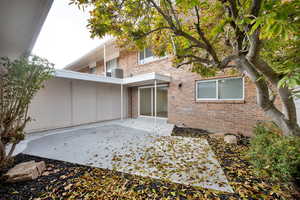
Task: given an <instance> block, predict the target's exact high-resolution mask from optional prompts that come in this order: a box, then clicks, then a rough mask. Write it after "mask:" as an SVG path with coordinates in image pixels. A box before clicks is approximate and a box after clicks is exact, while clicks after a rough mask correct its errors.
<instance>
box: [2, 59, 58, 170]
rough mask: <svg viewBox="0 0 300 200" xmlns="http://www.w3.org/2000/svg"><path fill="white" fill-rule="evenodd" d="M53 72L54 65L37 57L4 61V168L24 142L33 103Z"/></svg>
mask: <svg viewBox="0 0 300 200" xmlns="http://www.w3.org/2000/svg"><path fill="white" fill-rule="evenodd" d="M52 73H53V64H51V63H49V62H48V61H47V60H46V59H42V58H40V57H37V56H30V57H28V58H25V57H22V58H20V59H17V60H14V61H11V60H10V59H9V58H0V169H1V168H2V167H5V166H6V165H7V164H8V163H9V161H11V159H12V155H13V152H14V150H15V148H16V145H17V144H18V143H19V142H20V141H21V140H23V139H24V137H25V135H24V129H25V126H26V124H27V123H28V122H29V121H30V120H31V119H30V117H29V116H28V107H29V104H30V102H31V100H32V99H33V97H34V95H35V94H36V93H37V92H38V91H39V89H40V88H42V87H43V83H44V81H45V80H47V79H49V78H50V77H51V76H52ZM7 150H9V151H8V152H7Z"/></svg>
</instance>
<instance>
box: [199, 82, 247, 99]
mask: <svg viewBox="0 0 300 200" xmlns="http://www.w3.org/2000/svg"><path fill="white" fill-rule="evenodd" d="M224 79H242V83H243V86H242V87H243V96H242V98H238V99H219V85H218V84H219V80H224ZM213 81H214V82H216V98H198V83H201V82H213ZM195 90H196V92H195V94H196V101H243V100H244V99H245V79H244V77H228V78H218V79H210V80H199V81H196V87H195Z"/></svg>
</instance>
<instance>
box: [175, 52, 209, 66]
mask: <svg viewBox="0 0 300 200" xmlns="http://www.w3.org/2000/svg"><path fill="white" fill-rule="evenodd" d="M177 57H178V58H193V59H194V60H195V61H197V62H200V63H205V64H213V63H214V62H213V61H212V60H209V59H206V58H201V57H198V56H195V55H191V54H187V55H178V56H177Z"/></svg>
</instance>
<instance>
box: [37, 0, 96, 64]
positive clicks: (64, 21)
mask: <svg viewBox="0 0 300 200" xmlns="http://www.w3.org/2000/svg"><path fill="white" fill-rule="evenodd" d="M69 2H70V1H69V0H54V2H53V4H52V7H51V9H50V11H49V14H48V17H47V18H46V21H45V23H44V25H43V27H42V30H41V32H40V35H39V37H38V39H37V41H36V43H35V46H34V48H33V50H32V53H33V54H35V55H38V56H41V57H44V58H47V59H48V60H49V61H50V62H52V63H54V64H55V68H58V69H61V68H63V67H65V66H66V65H67V64H69V63H71V62H72V61H74V60H76V59H78V58H80V57H81V56H83V55H84V54H86V53H87V52H89V51H90V50H92V49H93V48H95V47H97V46H99V45H100V44H101V40H100V39H98V38H97V39H91V38H90V33H89V30H88V28H87V27H86V25H87V23H88V22H87V19H88V18H89V13H88V11H86V10H85V11H82V10H79V9H78V7H77V6H74V5H68V3H69Z"/></svg>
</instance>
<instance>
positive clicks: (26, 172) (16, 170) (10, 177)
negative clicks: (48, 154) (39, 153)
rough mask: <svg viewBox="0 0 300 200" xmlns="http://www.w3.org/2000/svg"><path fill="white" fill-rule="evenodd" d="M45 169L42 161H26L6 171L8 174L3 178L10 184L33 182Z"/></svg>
mask: <svg viewBox="0 0 300 200" xmlns="http://www.w3.org/2000/svg"><path fill="white" fill-rule="evenodd" d="M45 168H46V165H45V162H44V161H41V162H35V161H28V162H24V163H20V164H18V165H16V166H15V167H13V168H12V169H10V170H8V172H7V173H6V174H4V177H5V178H6V181H7V182H10V183H15V182H22V181H28V180H34V179H36V178H37V177H39V176H40V175H42V172H43V171H44V169H45Z"/></svg>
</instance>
